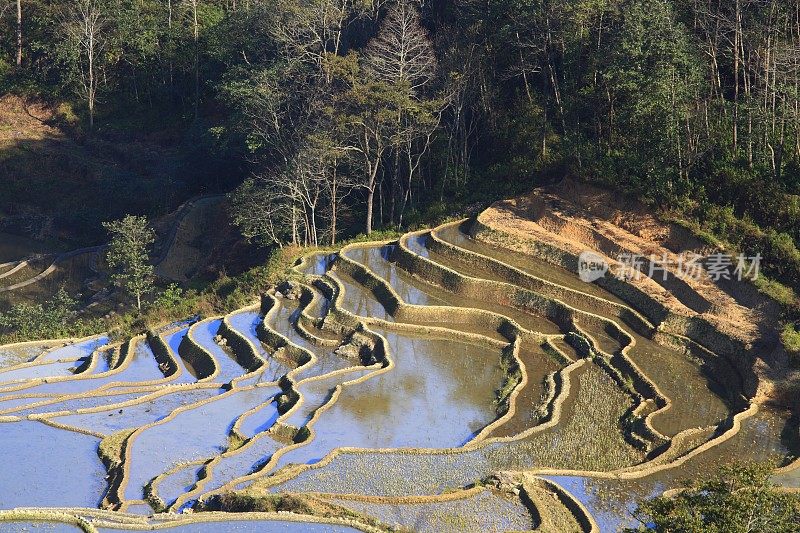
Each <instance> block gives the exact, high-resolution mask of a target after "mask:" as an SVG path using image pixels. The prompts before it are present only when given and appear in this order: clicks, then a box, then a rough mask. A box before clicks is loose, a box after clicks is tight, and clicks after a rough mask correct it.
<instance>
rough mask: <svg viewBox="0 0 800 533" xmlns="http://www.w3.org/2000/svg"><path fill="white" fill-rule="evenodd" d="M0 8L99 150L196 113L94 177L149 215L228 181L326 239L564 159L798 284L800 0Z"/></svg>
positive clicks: (248, 216) (277, 223) (275, 228)
mask: <svg viewBox="0 0 800 533" xmlns="http://www.w3.org/2000/svg"><path fill="white" fill-rule="evenodd" d="M1 7H2V11H0V15H2V25H3V26H2V27H3V30H2V32H1V33H0V39H2V40H0V47H1V48H2V56H1V57H0V76H2V81H0V83H2V90H3V91H4V92H12V93H16V94H21V95H26V96H36V97H38V98H43V99H46V100H48V101H51V102H54V103H62V107H64V106H63V103H67V104H69V111H68V112H65V113H64V114H63V116H64V126H65V127H69V128H71V129H72V130H73V132H74V133H75V134H76V135H80V136H81V138H82V139H85V140H84V142H86V143H100V144H99V146H101V147H102V146H104V145H103V144H102V142H104V141H109V139H111V140H113V139H114V138H115V137H114V136H115V135H117V136H118V135H120V131H122V132H124V131H126V128H128V129H131V128H139V129H147V128H152V129H154V130H155V129H158V128H162V129H163V128H167V127H169V128H172V129H177V130H179V131H180V132H181V137H180V138H181V143H179V145H178V148H179V149H180V150H182V152H181V154H182V157H180V158H176V159H174V160H171V163H170V165H166V164H165V165H163V167H164V168H159V169H158V173H159V175H160V176H163V177H164V179H163V180H161V181H155V182H153V183H154V184H155V185H152V187H151V188H149V189H148V188H147V187H146V186H140V185H137V184H136V183H132V182H133V181H135V180H134V178H133V177H131V176H128V175H121V176H120V175H113V173H112V174H111V175H107V176H105V177H104V178H103V179H104V180H106V182H108V183H111V184H112V185H109V186H108V187H107V188H106V189H104V190H106V191H107V193H108V194H109V195H113V194H115V193H114V191H116V190H118V189H120V188H121V189H124V190H125V191H128V192H129V193H131V192H133V193H140V194H134V196H136V200H135V201H134V202H133V203H132V204H128V205H126V206H125V208H127V209H128V210H131V209H133V210H136V211H138V212H139V213H137V214H154V212H155V211H157V210H158V209H165V208H166V207H167V206H166V205H161V203H159V202H162V203H163V200H164V196H163V195H161V194H159V193H158V191H157V190H156V189H157V188H158V187H161V186H163V184H164V183H167V184H169V186H170V187H169V188H170V190H171V193H170V194H172V193H174V194H176V195H177V196H178V198H176V201H177V200H179V199H180V197H181V196H183V197H188V196H189V195H191V194H193V193H196V192H199V191H203V190H210V189H217V190H219V189H222V190H233V191H234V192H233V193H232V196H231V198H232V205H233V206H234V212H233V213H232V214H233V217H234V219H235V221H236V222H237V224H238V225H239V227H240V228H241V230H242V232H243V234H244V235H245V236H247V237H250V238H252V239H254V240H257V241H259V242H261V243H275V242H277V243H287V242H297V243H311V244H313V243H323V242H325V243H327V242H331V241H333V239H335V237H336V235H337V234H345V233H351V234H352V233H355V232H357V231H366V232H369V231H371V230H372V229H373V228H376V227H389V226H398V225H403V224H406V225H407V224H413V223H414V222H416V221H419V220H424V219H425V218H426V217H431V216H435V215H436V214H438V213H447V212H451V211H453V210H454V207H453V206H460V208H463V207H464V206H470V205H472V204H476V203H485V202H487V201H489V200H492V199H495V198H499V197H503V196H508V195H512V194H515V193H519V192H523V191H525V190H528V189H530V188H532V187H533V186H536V185H538V184H541V183H544V182H547V181H548V180H554V179H559V178H561V177H564V176H572V177H575V178H578V179H581V180H587V181H591V182H597V183H600V184H603V185H605V186H611V187H614V188H617V189H619V190H621V191H624V192H627V193H631V194H633V195H636V196H637V197H640V198H642V199H644V200H645V201H647V202H650V203H654V204H657V205H658V206H660V207H662V208H664V210H665V211H664V212H666V213H668V214H669V215H670V216H673V217H674V218H675V219H676V220H680V221H682V222H683V223H686V224H689V225H691V226H692V227H693V228H695V229H696V230H698V231H700V232H701V233H702V234H703V235H706V236H707V238H708V239H709V240H714V239H715V238H716V237H714V236H717V237H720V236H722V237H724V240H725V241H727V242H728V243H729V244H730V245H732V246H734V247H737V248H741V249H746V250H747V251H748V252H749V253H751V254H754V253H756V252H761V253H762V254H763V255H764V256H765V269H766V270H767V271H768V272H769V273H770V274H771V275H772V276H773V277H775V278H778V279H780V280H782V281H783V282H785V283H788V284H789V285H796V284H797V283H800V252H798V244H800V2H798V1H796V0H782V1H779V0H727V1H720V0H570V1H564V2H553V1H548V0H532V1H527V2H521V1H518V0H493V1H479V0H451V1H439V2H429V1H423V2H416V1H412V0H400V1H397V2H389V1H380V0H375V1H369V0H269V1H266V0H72V1H70V2H62V1H55V0H16V1H9V0H7V1H6V2H5V4H4V5H2V6H1ZM70 115H74V116H72V117H70ZM5 164H7V162H6V163H5ZM175 191H178V192H177V193H175ZM5 196H6V199H5V200H3V201H2V202H3V203H4V204H5V203H7V202H10V201H13V200H14V195H13V194H8V195H5ZM129 196H130V195H129ZM148 198H150V199H152V200H151V202H152V203H148V200H146V199H148ZM100 200H102V197H101V198H100ZM4 207H7V206H0V209H2V208H4ZM120 209H121V208H118V210H120ZM120 214H121V213H107V215H110V216H107V217H106V219H108V218H111V216H118V215H120ZM93 223H94V222H93ZM95 225H96V226H97V227H99V224H95Z"/></svg>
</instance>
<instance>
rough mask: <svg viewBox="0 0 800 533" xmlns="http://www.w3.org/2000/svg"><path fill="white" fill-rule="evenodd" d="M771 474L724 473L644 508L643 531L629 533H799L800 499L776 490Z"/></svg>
mask: <svg viewBox="0 0 800 533" xmlns="http://www.w3.org/2000/svg"><path fill="white" fill-rule="evenodd" d="M771 474H772V466H771V465H766V464H738V465H730V466H726V467H723V468H721V469H720V471H719V473H718V474H717V475H716V476H715V477H713V478H710V479H705V480H699V481H698V480H693V481H692V483H691V484H690V485H688V486H687V487H686V490H684V491H682V492H680V493H678V494H677V495H675V496H674V497H666V496H660V497H657V498H653V499H651V500H646V501H643V502H640V504H639V507H638V508H637V510H636V512H635V513H634V517H635V518H636V519H637V520H638V521H639V523H640V524H642V526H641V527H640V528H638V529H635V530H634V529H629V530H627V531H656V532H659V531H697V532H700V531H704V532H722V531H725V532H731V533H736V532H742V533H744V532H746V531H770V532H774V533H781V532H787V533H788V532H790V531H791V532H793V531H797V529H796V528H797V524H798V523H800V496H797V495H795V494H787V493H785V492H781V491H778V490H776V489H775V488H774V487H773V485H772V483H771V482H770V475H771Z"/></svg>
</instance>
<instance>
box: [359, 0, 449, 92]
mask: <svg viewBox="0 0 800 533" xmlns="http://www.w3.org/2000/svg"><path fill="white" fill-rule="evenodd" d="M365 57H366V65H367V70H368V72H370V73H371V74H372V76H373V77H374V78H375V79H376V80H378V81H382V82H384V83H388V84H400V83H407V84H408V86H409V88H410V89H411V91H412V92H413V93H415V94H416V93H417V92H418V91H419V90H420V89H421V88H422V87H424V86H425V85H426V84H428V83H429V82H430V81H431V80H432V79H433V77H434V75H435V73H436V55H435V54H434V51H433V46H432V45H431V41H430V38H429V37H428V33H427V32H426V31H425V29H424V28H423V27H422V24H421V23H420V16H419V10H418V8H417V5H416V3H415V2H414V1H413V0H399V1H398V2H397V3H396V4H395V5H394V6H393V7H392V8H391V9H390V10H389V13H388V14H387V15H386V18H385V19H384V20H383V23H382V24H381V29H380V31H379V32H378V35H376V36H375V38H374V39H372V40H371V41H370V42H369V44H368V45H367V49H366V51H365Z"/></svg>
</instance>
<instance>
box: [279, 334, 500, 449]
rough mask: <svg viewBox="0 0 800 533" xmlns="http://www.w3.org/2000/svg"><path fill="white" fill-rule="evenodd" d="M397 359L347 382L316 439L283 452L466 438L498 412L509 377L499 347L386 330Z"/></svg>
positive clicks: (436, 444)
mask: <svg viewBox="0 0 800 533" xmlns="http://www.w3.org/2000/svg"><path fill="white" fill-rule="evenodd" d="M378 333H380V334H382V335H384V336H385V337H386V339H387V341H388V343H389V350H390V354H391V355H390V357H392V359H393V360H394V361H395V367H394V368H393V369H392V370H390V371H389V372H385V373H382V374H379V375H376V376H374V377H372V378H370V379H368V380H366V381H364V382H362V383H359V384H358V385H352V386H348V387H346V388H345V389H344V390H343V391H342V393H341V395H340V396H339V399H338V401H337V402H336V403H335V404H334V405H333V406H332V407H331V408H330V409H328V410H327V411H325V412H324V413H323V415H322V417H321V418H320V419H319V420H318V421H317V422H316V424H315V425H314V430H315V432H316V437H315V439H314V440H313V441H311V443H309V444H307V445H306V446H303V447H301V448H298V449H297V450H295V451H294V452H291V453H288V454H286V455H285V456H283V457H282V458H281V461H280V463H281V465H285V464H288V463H313V462H317V461H319V460H320V459H322V458H323V457H324V456H325V455H327V454H328V453H329V452H330V451H331V450H333V449H334V448H338V447H341V446H354V447H363V448H394V447H426V448H445V447H454V446H461V445H463V444H465V443H466V442H468V441H469V440H471V439H472V437H473V436H474V435H475V434H476V433H477V432H479V431H480V430H481V429H482V428H483V427H485V426H486V425H487V424H489V423H490V422H491V421H492V420H494V419H495V417H496V413H495V406H494V398H495V392H494V391H495V390H496V389H497V388H498V387H499V385H500V384H501V382H502V380H503V371H502V369H501V368H500V365H499V363H500V353H499V351H497V350H493V349H489V348H485V347H480V346H475V345H471V344H466V343H460V342H454V341H451V340H440V339H435V338H427V337H420V336H411V335H405V334H402V335H401V334H398V333H394V332H391V331H381V330H378Z"/></svg>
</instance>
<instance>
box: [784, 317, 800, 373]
mask: <svg viewBox="0 0 800 533" xmlns="http://www.w3.org/2000/svg"><path fill="white" fill-rule="evenodd" d="M781 342H783V346H784V348H786V351H787V352H788V353H789V356H790V357H791V358H792V362H793V363H794V364H795V365H797V364H798V363H800V330H798V329H797V326H795V325H794V324H786V326H785V327H784V328H783V331H782V332H781Z"/></svg>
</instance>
